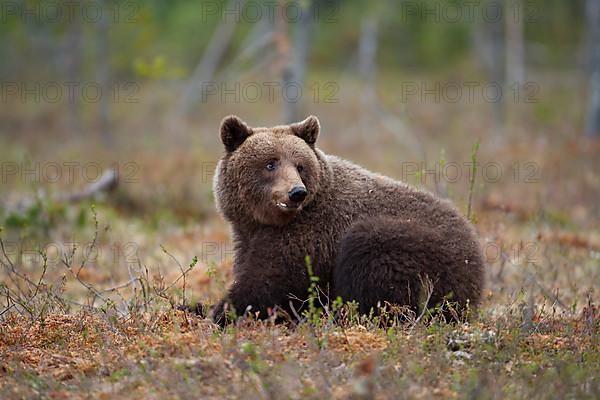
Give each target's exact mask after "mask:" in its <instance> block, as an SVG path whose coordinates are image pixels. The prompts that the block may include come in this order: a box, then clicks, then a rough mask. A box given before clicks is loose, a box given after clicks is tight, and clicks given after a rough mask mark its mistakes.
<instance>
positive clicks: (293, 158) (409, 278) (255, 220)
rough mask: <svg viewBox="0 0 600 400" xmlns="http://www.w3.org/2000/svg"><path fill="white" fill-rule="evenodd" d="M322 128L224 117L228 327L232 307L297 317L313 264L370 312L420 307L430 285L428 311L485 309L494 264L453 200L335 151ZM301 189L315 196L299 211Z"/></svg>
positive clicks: (219, 188) (221, 174) (219, 182)
mask: <svg viewBox="0 0 600 400" xmlns="http://www.w3.org/2000/svg"><path fill="white" fill-rule="evenodd" d="M319 130H320V126H319V121H318V120H317V118H316V117H309V118H307V119H306V120H305V121H303V122H301V123H297V124H293V125H289V126H278V127H274V128H249V127H248V126H247V125H246V124H245V123H244V122H242V121H241V120H239V119H238V118H237V117H228V118H225V119H224V120H223V123H222V125H221V139H222V141H223V143H224V145H225V149H226V153H225V155H224V156H223V158H222V159H221V160H220V162H219V165H218V168H217V172H216V174H215V180H214V193H215V198H216V202H217V208H218V209H219V210H220V212H221V213H222V214H223V216H224V217H225V219H226V220H227V221H229V222H230V223H231V225H232V228H233V239H234V244H235V263H234V276H235V281H234V283H233V285H232V287H231V288H230V290H229V292H228V294H227V295H226V296H225V298H224V299H223V300H222V301H221V302H220V303H219V304H218V305H217V306H216V307H215V310H214V312H213V318H214V319H215V321H216V322H219V323H221V324H223V323H225V318H224V306H225V304H228V305H230V306H231V307H233V308H234V309H235V311H236V313H237V315H241V314H243V313H244V312H246V311H250V313H251V314H253V315H256V313H257V312H258V315H259V317H263V318H264V317H267V316H268V313H269V310H270V309H273V308H274V307H275V306H277V307H279V308H281V309H283V310H285V311H287V312H288V313H290V311H291V309H290V304H291V303H290V299H291V298H293V297H296V298H299V299H305V298H306V297H307V288H308V286H309V277H308V272H307V266H306V264H305V256H306V255H308V256H309V257H310V260H311V263H312V265H313V269H314V273H315V275H317V276H318V277H319V278H320V285H321V287H322V288H323V289H325V290H328V289H329V290H330V298H335V297H336V296H338V295H339V296H341V297H342V298H343V299H344V300H345V301H350V300H356V301H357V302H358V303H359V304H360V311H361V312H364V313H366V312H368V311H369V310H370V309H371V308H375V307H377V305H378V303H381V304H383V302H385V301H387V302H390V303H395V304H400V305H407V306H410V307H412V308H413V309H415V310H417V308H418V306H419V304H418V301H419V299H421V298H422V296H423V293H422V282H423V279H429V280H431V281H432V282H433V285H434V286H433V288H434V290H433V294H432V296H431V299H430V302H429V306H433V305H435V304H436V303H439V302H441V301H442V300H443V299H444V298H450V300H451V301H455V302H456V303H457V304H458V305H459V306H460V307H464V306H465V305H466V304H467V302H470V304H471V305H477V303H478V302H479V299H480V295H481V288H482V285H483V261H482V256H481V252H480V250H479V247H478V243H477V241H476V237H475V233H474V230H473V228H472V227H471V225H470V224H469V223H468V222H467V221H466V220H465V218H463V217H462V216H461V215H460V214H459V213H458V211H457V210H456V209H455V208H454V207H453V206H452V204H451V203H450V202H448V201H445V200H441V199H438V198H436V197H434V196H433V195H431V194H429V193H426V192H423V191H419V190H417V189H414V188H412V187H409V186H408V185H406V184H405V183H402V182H399V181H395V180H393V179H391V178H388V177H385V176H381V175H378V174H375V173H372V172H369V171H367V170H365V169H363V168H361V167H359V166H357V165H354V164H352V163H350V162H348V161H345V160H342V159H340V158H337V157H335V156H330V155H326V154H324V153H323V152H321V151H320V150H318V149H317V148H315V142H316V139H317V137H318V134H319ZM267 164H273V165H269V167H268V168H272V170H270V169H268V168H267ZM299 167H300V168H299ZM299 185H300V186H303V187H305V188H306V190H307V192H308V195H307V197H306V198H305V199H304V201H303V202H301V204H300V206H299V207H298V208H294V209H292V208H291V205H288V204H285V203H286V202H289V199H288V192H289V191H290V190H292V189H293V188H294V187H298V186H299ZM282 203H284V204H282ZM286 206H287V207H286ZM294 307H295V308H296V310H297V309H298V308H299V307H300V303H296V304H294Z"/></svg>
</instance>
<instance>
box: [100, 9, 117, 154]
mask: <svg viewBox="0 0 600 400" xmlns="http://www.w3.org/2000/svg"><path fill="white" fill-rule="evenodd" d="M108 6H109V4H108V1H106V0H104V1H103V2H102V3H101V8H102V17H101V18H100V21H99V23H98V31H97V36H96V65H97V68H96V80H97V84H98V85H99V86H100V88H101V89H102V93H101V96H100V100H99V110H98V111H99V113H98V117H99V127H100V137H101V138H102V142H103V143H104V145H105V146H106V147H112V146H113V137H112V134H111V132H110V102H111V98H112V94H111V88H110V49H109V43H108V35H109V30H110V19H109V18H110V17H109V7H108Z"/></svg>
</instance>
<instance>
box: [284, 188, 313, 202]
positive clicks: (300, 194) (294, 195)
mask: <svg viewBox="0 0 600 400" xmlns="http://www.w3.org/2000/svg"><path fill="white" fill-rule="evenodd" d="M307 194H308V192H307V191H306V188H305V187H303V186H296V187H295V188H293V189H292V190H290V191H289V192H288V197H289V198H290V200H291V201H294V202H296V203H300V202H301V201H304V199H305V198H306V195H307Z"/></svg>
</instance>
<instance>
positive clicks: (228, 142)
mask: <svg viewBox="0 0 600 400" xmlns="http://www.w3.org/2000/svg"><path fill="white" fill-rule="evenodd" d="M251 134H252V129H251V128H249V127H248V125H246V123H245V122H244V121H242V120H241V119H239V118H238V117H236V116H235V115H230V116H229V117H225V118H224V119H223V121H222V122H221V141H222V142H223V145H224V146H225V150H227V151H228V152H232V151H234V150H235V149H237V148H238V147H240V145H241V144H242V143H244V141H245V140H246V139H247V138H248V136H250V135H251Z"/></svg>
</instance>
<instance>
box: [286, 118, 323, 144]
mask: <svg viewBox="0 0 600 400" xmlns="http://www.w3.org/2000/svg"><path fill="white" fill-rule="evenodd" d="M290 129H291V130H292V132H293V133H294V135H296V136H298V137H299V138H300V139H303V140H304V141H305V142H306V143H308V144H309V145H311V146H312V145H314V144H315V142H316V141H317V138H318V137H319V132H320V131H321V124H320V123H319V119H318V118H317V117H315V116H314V115H311V116H310V117H308V118H306V119H305V120H304V121H302V122H297V123H295V124H292V125H290Z"/></svg>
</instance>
